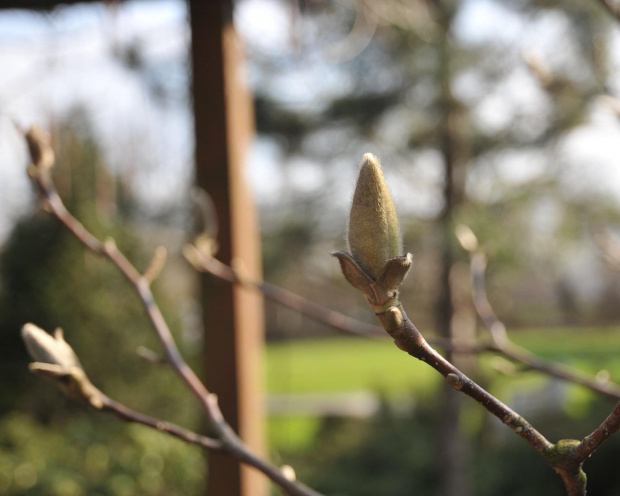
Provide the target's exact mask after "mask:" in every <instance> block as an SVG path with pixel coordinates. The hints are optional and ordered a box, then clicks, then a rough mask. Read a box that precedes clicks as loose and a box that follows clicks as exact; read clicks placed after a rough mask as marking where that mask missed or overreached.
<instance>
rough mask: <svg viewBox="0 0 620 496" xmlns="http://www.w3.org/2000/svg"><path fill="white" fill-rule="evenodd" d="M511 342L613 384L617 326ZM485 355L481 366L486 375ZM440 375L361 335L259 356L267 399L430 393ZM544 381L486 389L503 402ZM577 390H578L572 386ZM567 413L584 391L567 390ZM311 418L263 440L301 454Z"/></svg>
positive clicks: (538, 333)
mask: <svg viewBox="0 0 620 496" xmlns="http://www.w3.org/2000/svg"><path fill="white" fill-rule="evenodd" d="M510 335H511V337H512V339H513V340H514V341H515V342H516V343H518V344H519V345H521V346H523V347H525V348H527V349H528V350H530V351H532V352H534V353H536V354H538V355H540V356H541V357H543V358H546V359H549V360H555V361H558V362H561V363H565V364H567V365H571V366H574V367H577V368H579V369H581V370H584V371H587V372H591V373H596V372H598V371H599V370H601V369H605V370H608V371H609V373H610V374H611V378H612V380H614V379H615V381H617V382H620V329H618V328H604V329H595V328H589V329H574V328H566V329H532V330H519V331H514V332H512V333H511V334H510ZM491 356H492V355H490V354H486V355H484V357H483V358H482V362H481V363H482V368H483V370H485V371H490V372H491V373H492V369H491V367H490V363H491V361H490V360H491ZM440 380H441V378H440V376H439V374H437V373H436V372H435V371H434V370H433V369H431V368H430V367H429V366H427V365H426V364H424V363H421V362H419V361H418V360H416V359H414V358H412V357H410V356H409V355H407V354H406V353H404V352H402V351H401V350H399V349H398V348H396V346H394V344H393V343H392V342H391V341H390V340H388V339H386V340H385V341H374V340H367V339H361V338H342V337H340V338H330V339H317V340H299V341H290V342H282V343H272V344H269V345H268V347H267V352H266V389H267V392H268V393H271V394H285V393H291V394H299V393H336V392H347V391H357V390H373V391H377V392H379V393H381V394H383V395H385V396H387V397H398V396H399V395H407V394H409V395H411V394H413V395H414V397H418V398H419V397H424V396H425V395H426V396H428V395H430V394H432V392H433V391H434V390H435V389H436V387H437V385H438V384H439V383H440ZM545 380H546V378H545V377H544V376H541V375H540V374H537V373H533V372H530V373H527V374H523V375H520V376H516V377H504V376H500V377H498V379H497V380H496V381H494V384H493V390H492V392H493V393H495V394H498V395H499V396H500V398H502V397H503V398H502V399H505V398H506V397H509V395H510V393H511V391H514V389H515V388H521V389H523V388H527V387H536V386H537V385H540V384H542V383H544V381H545ZM579 389H582V388H579ZM574 396H575V398H577V400H576V402H577V403H576V406H574V408H575V409H576V410H575V411H579V408H580V406H579V405H581V404H583V402H587V401H588V397H589V396H588V393H587V392H586V393H585V394H584V393H583V392H576V393H575V395H574ZM317 426H318V419H316V418H312V417H294V418H291V417H288V418H283V417H277V418H272V419H270V421H269V427H270V428H269V432H270V434H269V437H270V441H271V443H272V446H274V447H275V448H276V449H281V448H285V449H296V448H297V449H303V447H305V446H306V445H307V443H308V442H309V441H310V440H311V439H312V433H313V432H314V431H315V429H316V427H317Z"/></svg>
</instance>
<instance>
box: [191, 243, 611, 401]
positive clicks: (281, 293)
mask: <svg viewBox="0 0 620 496" xmlns="http://www.w3.org/2000/svg"><path fill="white" fill-rule="evenodd" d="M207 251H208V250H207ZM184 254H185V256H186V258H187V260H188V261H189V262H190V263H191V264H192V266H193V267H194V268H195V269H196V270H198V271H199V272H203V273H205V274H210V275H212V276H214V277H216V278H218V279H220V280H222V281H226V282H229V283H231V284H238V285H240V286H242V287H245V288H248V289H252V290H255V291H259V292H261V293H262V294H263V295H264V296H265V297H266V298H268V299H270V300H272V301H275V302H277V303H279V304H281V305H284V306H286V307H288V308H291V309H293V310H296V311H298V312H299V313H301V314H302V315H305V316H306V317H309V318H311V319H313V320H316V321H317V322H321V323H323V324H327V325H329V326H331V327H332V328H334V329H336V330H339V331H341V332H344V333H347V334H352V335H356V336H361V337H366V338H373V339H384V338H385V337H386V336H385V332H384V330H383V328H382V327H381V326H378V325H374V324H368V323H366V322H362V321H359V320H357V319H354V318H351V317H349V316H347V315H345V314H343V313H340V312H337V311H335V310H331V309H329V308H326V307H324V306H322V305H319V304H317V303H315V302H313V301H310V300H307V299H306V298H304V297H302V296H300V295H298V294H296V293H293V292H291V291H288V290H286V289H283V288H281V287H279V286H276V285H274V284H270V283H268V282H265V281H260V280H255V279H250V278H248V277H246V276H243V275H241V274H240V273H239V271H237V270H235V269H234V268H233V267H230V266H229V265H226V264H224V263H223V262H221V261H220V260H217V259H216V258H215V257H214V256H212V254H211V253H206V252H205V250H203V249H200V247H196V246H194V245H188V246H186V247H185V249H184ZM474 258H475V256H474V255H473V256H472V268H471V274H472V278H473V279H475V283H474V284H473V286H474V287H475V288H478V289H479V291H476V292H475V294H474V304H475V307H476V310H477V311H478V313H479V315H480V317H481V319H482V320H483V322H484V323H485V325H486V326H487V327H488V328H489V329H490V330H491V336H492V342H490V343H484V342H478V343H457V342H454V341H453V340H451V339H447V338H441V337H437V336H432V337H430V336H429V337H428V338H426V341H427V342H428V343H429V344H430V345H431V346H437V347H439V348H441V349H442V350H445V351H452V352H456V353H463V354H481V353H495V354H498V355H503V356H504V357H506V358H509V359H510V360H513V361H515V362H519V363H522V364H523V365H525V366H526V368H527V369H531V370H535V371H537V372H540V373H542V374H546V375H549V376H551V377H556V378H558V379H562V380H564V381H567V382H573V383H576V384H579V385H581V386H584V387H586V388H589V389H591V390H592V391H595V392H597V393H600V394H602V395H603V396H605V397H608V398H611V399H615V400H620V387H619V386H617V385H616V384H613V383H610V382H601V381H598V380H596V379H595V378H593V377H591V376H590V375H588V374H585V373H583V372H580V371H578V370H575V369H573V368H571V367H568V366H566V365H562V364H558V363H554V362H549V361H547V360H543V359H542V358H540V357H538V356H536V355H535V354H534V353H532V352H530V351H528V350H526V349H524V348H522V347H520V346H518V345H516V344H514V343H513V342H512V341H510V340H509V339H508V336H507V334H506V329H505V327H504V325H503V324H502V323H501V321H500V320H499V319H498V318H497V316H496V315H495V313H494V312H493V308H492V307H491V305H490V303H489V301H488V299H487V298H486V294H485V292H484V268H485V267H486V265H485V266H482V265H481V263H480V262H481V260H480V259H476V260H474ZM474 265H475V267H474ZM480 270H482V273H480Z"/></svg>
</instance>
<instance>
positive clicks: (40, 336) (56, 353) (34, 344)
mask: <svg viewBox="0 0 620 496" xmlns="http://www.w3.org/2000/svg"><path fill="white" fill-rule="evenodd" d="M22 338H23V340H24V343H25V344H26V348H27V349H28V353H29V354H30V356H31V357H32V359H33V360H34V361H35V362H40V363H49V364H52V365H60V366H62V367H66V368H70V367H79V368H82V366H81V365H80V362H79V360H78V358H77V356H75V353H74V352H73V349H72V348H71V346H69V345H68V344H67V342H66V341H65V340H64V337H63V334H62V331H61V330H60V329H57V330H56V332H55V334H54V336H51V335H50V334H48V333H47V332H45V331H44V330H43V329H41V328H39V327H37V326H36V325H34V324H26V325H24V327H23V328H22Z"/></svg>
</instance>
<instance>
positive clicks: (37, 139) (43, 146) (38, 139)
mask: <svg viewBox="0 0 620 496" xmlns="http://www.w3.org/2000/svg"><path fill="white" fill-rule="evenodd" d="M25 138H26V143H27V144H28V152H29V153H30V160H31V161H32V164H31V168H30V173H31V174H32V173H35V172H34V170H35V169H36V171H37V172H47V171H49V170H50V169H51V168H52V166H53V165H54V160H55V158H54V150H52V146H51V137H50V135H49V133H48V132H47V131H45V130H43V129H42V128H40V127H39V126H32V127H31V128H30V129H28V132H26V134H25ZM33 168H34V169H33Z"/></svg>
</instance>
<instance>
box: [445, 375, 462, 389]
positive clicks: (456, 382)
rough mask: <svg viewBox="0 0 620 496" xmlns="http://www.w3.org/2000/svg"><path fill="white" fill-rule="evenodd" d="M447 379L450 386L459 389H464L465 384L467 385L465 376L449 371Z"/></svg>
mask: <svg viewBox="0 0 620 496" xmlns="http://www.w3.org/2000/svg"><path fill="white" fill-rule="evenodd" d="M446 381H448V384H450V386H452V387H453V388H454V389H456V390H457V391H460V390H461V389H463V386H464V385H465V381H464V380H463V378H462V377H460V376H458V375H457V374H453V373H449V374H448V375H447V376H446Z"/></svg>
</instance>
